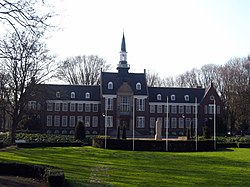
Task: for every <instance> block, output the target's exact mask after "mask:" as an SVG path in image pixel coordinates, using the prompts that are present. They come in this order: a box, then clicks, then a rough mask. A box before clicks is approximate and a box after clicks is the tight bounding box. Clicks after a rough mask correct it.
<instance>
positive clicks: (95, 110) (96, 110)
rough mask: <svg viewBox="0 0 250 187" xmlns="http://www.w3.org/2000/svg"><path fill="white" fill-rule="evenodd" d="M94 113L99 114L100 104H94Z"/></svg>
mask: <svg viewBox="0 0 250 187" xmlns="http://www.w3.org/2000/svg"><path fill="white" fill-rule="evenodd" d="M93 112H98V104H93Z"/></svg>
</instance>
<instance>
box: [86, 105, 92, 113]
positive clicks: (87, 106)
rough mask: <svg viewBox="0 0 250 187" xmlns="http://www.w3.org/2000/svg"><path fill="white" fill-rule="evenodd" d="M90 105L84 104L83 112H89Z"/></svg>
mask: <svg viewBox="0 0 250 187" xmlns="http://www.w3.org/2000/svg"><path fill="white" fill-rule="evenodd" d="M90 107H91V105H90V104H88V103H87V104H85V112H90Z"/></svg>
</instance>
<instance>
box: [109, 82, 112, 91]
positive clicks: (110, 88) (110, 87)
mask: <svg viewBox="0 0 250 187" xmlns="http://www.w3.org/2000/svg"><path fill="white" fill-rule="evenodd" d="M108 89H109V90H113V82H109V83H108Z"/></svg>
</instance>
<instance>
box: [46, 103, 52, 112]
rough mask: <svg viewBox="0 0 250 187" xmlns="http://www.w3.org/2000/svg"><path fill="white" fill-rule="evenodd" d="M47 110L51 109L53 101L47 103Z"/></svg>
mask: <svg viewBox="0 0 250 187" xmlns="http://www.w3.org/2000/svg"><path fill="white" fill-rule="evenodd" d="M47 111H53V103H47Z"/></svg>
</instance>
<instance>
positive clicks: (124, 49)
mask: <svg viewBox="0 0 250 187" xmlns="http://www.w3.org/2000/svg"><path fill="white" fill-rule="evenodd" d="M121 52H126V42H125V36H124V32H123V36H122V45H121Z"/></svg>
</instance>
